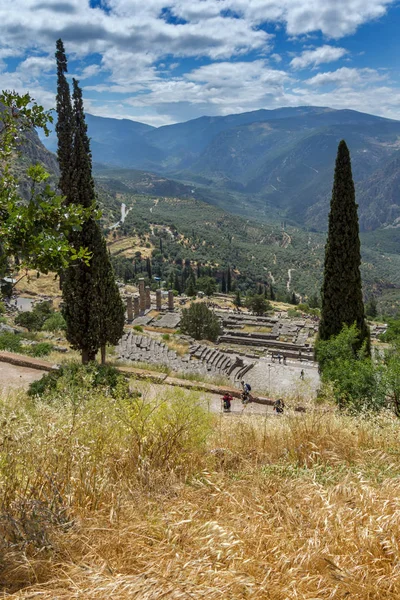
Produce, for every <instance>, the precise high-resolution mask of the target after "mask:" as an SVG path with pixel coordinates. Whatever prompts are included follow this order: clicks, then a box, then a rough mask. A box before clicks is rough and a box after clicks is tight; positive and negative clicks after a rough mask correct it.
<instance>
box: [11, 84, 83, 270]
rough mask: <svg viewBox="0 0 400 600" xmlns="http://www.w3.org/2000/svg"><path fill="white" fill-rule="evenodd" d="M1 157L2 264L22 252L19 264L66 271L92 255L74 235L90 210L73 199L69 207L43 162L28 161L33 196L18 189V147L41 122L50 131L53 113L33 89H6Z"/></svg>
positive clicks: (21, 266) (19, 255) (27, 266)
mask: <svg viewBox="0 0 400 600" xmlns="http://www.w3.org/2000/svg"><path fill="white" fill-rule="evenodd" d="M0 104H2V105H3V106H4V107H5V109H4V110H3V111H2V112H1V115H0V120H1V133H0V160H1V162H2V177H1V179H0V214H1V221H2V227H1V230H0V248H1V256H2V260H1V270H2V271H3V274H4V270H5V268H6V264H7V261H8V260H13V259H15V258H17V261H16V262H14V266H16V267H17V268H32V269H37V270H39V271H42V272H48V271H49V270H52V271H60V270H61V269H62V268H64V267H65V266H66V265H67V264H69V263H70V262H71V261H77V260H88V258H89V256H88V253H87V251H86V249H84V248H78V249H73V248H72V247H71V245H70V244H69V241H68V236H69V234H70V232H71V230H72V229H77V228H79V227H80V225H81V223H82V220H83V218H84V217H85V211H83V210H82V209H81V208H80V207H78V206H76V205H74V204H72V205H71V206H69V207H67V208H66V207H65V206H64V203H63V199H62V198H61V196H58V195H56V194H55V193H54V191H53V190H52V189H51V188H50V186H49V185H48V184H47V183H46V182H47V179H48V177H49V175H48V173H47V172H46V171H45V169H44V168H43V167H42V166H41V165H39V164H36V165H31V166H29V167H28V169H27V172H26V177H27V179H28V181H29V186H30V197H29V199H28V202H23V201H22V198H21V196H20V195H19V191H18V183H19V182H18V180H17V179H16V178H15V176H14V175H13V174H12V169H11V165H12V164H13V161H14V162H15V151H16V150H18V147H19V146H21V144H23V142H24V139H25V137H24V136H25V135H26V134H28V133H29V132H31V131H32V130H33V129H34V128H36V127H39V128H42V129H43V130H44V132H45V133H46V134H47V133H48V129H47V124H48V122H49V121H51V120H52V119H51V115H50V114H49V113H48V112H45V111H44V109H43V107H41V106H39V105H37V104H36V103H35V102H34V101H33V99H32V98H31V96H30V95H29V94H25V95H23V96H21V95H19V94H16V93H15V92H2V93H1V94H0Z"/></svg>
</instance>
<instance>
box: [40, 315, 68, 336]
mask: <svg viewBox="0 0 400 600" xmlns="http://www.w3.org/2000/svg"><path fill="white" fill-rule="evenodd" d="M65 327H66V323H65V319H64V317H63V316H62V314H61V313H59V312H55V313H54V314H53V315H51V317H49V318H48V319H46V320H45V322H44V323H43V325H42V330H43V331H51V332H54V331H64V330H65Z"/></svg>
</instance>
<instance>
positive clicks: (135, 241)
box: [107, 234, 153, 258]
mask: <svg viewBox="0 0 400 600" xmlns="http://www.w3.org/2000/svg"><path fill="white" fill-rule="evenodd" d="M148 243H150V242H148ZM107 246H108V249H109V250H110V252H111V254H113V255H117V254H118V255H120V256H124V257H126V258H130V257H132V256H134V255H135V252H140V253H141V254H142V256H143V258H147V257H149V256H151V252H152V249H153V246H151V247H150V248H146V246H145V245H143V244H142V243H141V242H140V240H139V238H138V237H136V236H132V237H121V238H117V239H116V240H114V239H113V237H112V234H111V235H110V236H109V242H108V244H107Z"/></svg>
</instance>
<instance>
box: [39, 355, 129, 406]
mask: <svg viewBox="0 0 400 600" xmlns="http://www.w3.org/2000/svg"><path fill="white" fill-rule="evenodd" d="M92 389H99V390H101V391H102V392H104V393H106V394H109V395H111V396H113V397H114V396H115V395H116V394H120V395H121V394H122V396H125V395H127V394H128V383H127V381H126V379H125V377H124V376H123V375H122V374H121V373H119V371H118V370H117V369H116V368H115V367H112V366H110V365H99V364H97V363H89V364H87V365H82V364H80V363H79V362H77V361H74V362H68V363H64V364H62V365H61V366H60V368H59V369H57V370H54V371H51V372H50V373H48V374H46V375H44V376H43V377H42V378H41V379H39V380H38V381H34V382H33V383H31V385H30V387H29V392H28V393H29V395H30V396H46V398H47V399H52V398H53V397H55V396H62V394H63V393H65V394H67V395H68V394H70V393H73V392H74V391H77V392H79V391H81V392H82V393H84V391H87V390H92Z"/></svg>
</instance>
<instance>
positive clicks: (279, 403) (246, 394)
mask: <svg viewBox="0 0 400 600" xmlns="http://www.w3.org/2000/svg"><path fill="white" fill-rule="evenodd" d="M240 385H241V394H240V397H241V400H242V404H244V405H246V404H248V403H249V402H251V401H252V398H251V394H250V392H251V385H250V384H249V383H245V381H244V380H243V379H242V381H241V382H240ZM222 400H223V404H224V412H230V411H231V405H232V400H233V396H232V395H231V394H230V393H229V392H225V394H224V396H223V398H222ZM273 407H274V411H275V412H276V413H277V414H282V413H283V410H284V408H285V403H284V401H283V399H282V398H278V399H277V400H275V402H274V405H273Z"/></svg>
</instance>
